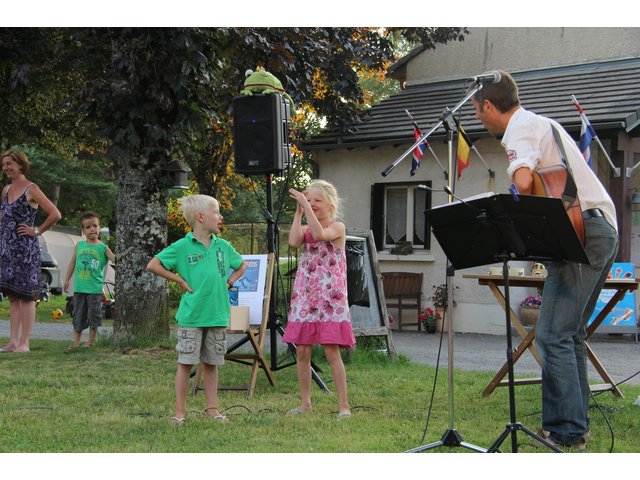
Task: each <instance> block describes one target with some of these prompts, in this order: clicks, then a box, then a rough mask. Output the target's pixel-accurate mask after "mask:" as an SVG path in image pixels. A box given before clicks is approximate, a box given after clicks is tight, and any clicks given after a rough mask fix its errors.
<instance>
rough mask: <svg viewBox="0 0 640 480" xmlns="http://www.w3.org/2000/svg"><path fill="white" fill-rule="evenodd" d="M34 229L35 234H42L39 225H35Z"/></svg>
mask: <svg viewBox="0 0 640 480" xmlns="http://www.w3.org/2000/svg"><path fill="white" fill-rule="evenodd" d="M33 231H34V232H35V235H34V236H36V237H37V236H38V235H40V229H39V228H38V227H33Z"/></svg>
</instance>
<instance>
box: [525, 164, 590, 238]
mask: <svg viewBox="0 0 640 480" xmlns="http://www.w3.org/2000/svg"><path fill="white" fill-rule="evenodd" d="M532 174H533V185H532V188H531V194H532V195H537V196H541V197H551V198H559V199H561V200H562V204H563V205H564V209H565V210H566V211H567V215H568V216H569V220H571V224H572V225H573V228H574V230H575V231H576V233H577V234H578V238H579V239H580V242H581V243H582V245H584V223H583V221H582V209H581V208H580V200H579V199H578V189H577V187H576V183H575V181H574V180H573V176H572V175H570V174H569V172H568V171H567V169H566V167H565V166H564V165H553V166H551V167H544V168H538V169H536V170H533V172H532Z"/></svg>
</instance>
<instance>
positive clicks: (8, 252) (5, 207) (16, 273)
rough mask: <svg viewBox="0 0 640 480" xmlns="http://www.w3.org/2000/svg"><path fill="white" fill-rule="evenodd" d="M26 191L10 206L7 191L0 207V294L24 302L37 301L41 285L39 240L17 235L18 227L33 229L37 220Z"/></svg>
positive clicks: (35, 210)
mask: <svg viewBox="0 0 640 480" xmlns="http://www.w3.org/2000/svg"><path fill="white" fill-rule="evenodd" d="M31 185H33V184H31ZM31 185H29V187H30V186H31ZM29 187H27V188H26V189H25V191H24V192H23V194H22V195H20V196H19V197H18V198H17V199H16V200H14V201H13V202H9V190H10V189H11V187H9V189H7V193H6V194H5V196H4V197H3V198H2V203H1V205H0V209H1V210H2V219H0V291H2V293H3V294H4V295H11V296H14V297H18V298H21V299H24V300H37V299H38V298H39V296H40V282H41V280H40V278H41V277H40V243H39V242H38V237H31V236H29V235H19V234H18V233H16V229H17V228H18V226H19V225H20V224H22V223H25V224H27V225H29V226H33V225H34V222H35V219H36V212H37V209H35V208H33V207H32V206H31V205H30V204H29V202H28V200H27V191H28V190H29Z"/></svg>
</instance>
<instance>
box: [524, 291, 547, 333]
mask: <svg viewBox="0 0 640 480" xmlns="http://www.w3.org/2000/svg"><path fill="white" fill-rule="evenodd" d="M540 305H542V297H541V296H540V295H529V296H528V297H527V298H525V299H524V300H523V301H522V302H521V303H520V322H522V324H523V325H528V326H531V325H535V324H536V323H537V321H538V316H539V315H540Z"/></svg>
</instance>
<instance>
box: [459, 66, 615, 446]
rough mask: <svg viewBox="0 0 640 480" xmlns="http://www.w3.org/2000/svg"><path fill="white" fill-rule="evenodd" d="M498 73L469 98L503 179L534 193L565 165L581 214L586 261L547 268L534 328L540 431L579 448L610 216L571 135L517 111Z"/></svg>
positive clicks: (511, 90) (610, 244) (611, 230)
mask: <svg viewBox="0 0 640 480" xmlns="http://www.w3.org/2000/svg"><path fill="white" fill-rule="evenodd" d="M499 73H500V76H499V77H498V81H497V82H496V83H486V84H484V85H483V88H482V89H480V90H479V91H478V92H477V93H476V94H475V95H474V97H473V99H472V101H473V105H474V108H475V111H476V118H477V119H478V120H480V121H481V122H482V123H483V124H484V126H485V127H486V128H487V130H488V131H489V132H490V133H491V134H494V135H502V139H501V143H502V146H503V147H504V148H505V150H506V152H507V157H508V160H509V166H508V168H507V174H508V175H509V177H511V179H512V182H513V183H514V184H515V185H516V187H517V188H518V191H519V192H520V193H521V194H536V193H537V192H535V191H534V179H535V178H538V177H539V175H538V173H540V172H542V171H544V170H545V169H546V167H552V166H560V165H563V164H564V165H565V167H566V172H565V173H568V175H567V177H570V176H572V177H573V181H574V182H575V187H576V188H577V200H578V201H579V209H578V210H577V211H580V210H581V211H582V223H583V228H584V239H583V245H584V248H585V252H586V253H587V255H588V258H589V261H590V264H589V265H586V264H578V263H573V262H553V263H552V264H551V265H549V266H548V267H547V268H548V274H547V278H546V281H545V285H544V290H543V296H542V306H541V309H540V317H539V319H538V323H537V326H536V347H537V349H538V353H539V354H540V359H541V361H542V431H540V432H538V433H539V434H540V436H542V437H543V438H545V439H546V440H547V441H548V442H550V443H552V444H555V445H558V446H570V447H576V448H578V449H579V450H584V449H585V447H586V439H587V438H588V436H589V434H590V428H589V417H588V401H589V394H590V390H589V383H588V377H587V359H586V349H585V346H584V338H585V335H586V326H587V322H588V320H589V318H590V317H591V314H592V313H593V310H594V308H595V305H596V301H597V299H598V296H599V294H600V290H601V289H602V286H603V285H604V282H605V280H606V278H607V273H608V272H609V269H610V268H611V264H612V263H613V261H614V258H615V256H616V253H617V249H618V233H617V222H616V211H615V207H614V205H613V201H612V200H611V198H610V196H609V194H608V193H607V191H606V190H605V188H604V186H603V185H602V183H600V181H599V180H598V177H597V176H596V175H595V174H594V173H593V171H592V170H591V168H589V166H588V165H587V163H586V162H585V160H584V158H583V157H582V154H581V153H580V150H579V149H578V148H577V146H576V144H575V142H574V141H573V139H572V138H571V136H570V135H569V134H568V133H567V132H566V131H565V130H564V129H563V128H562V127H561V126H560V125H559V124H558V123H557V122H555V121H553V120H551V119H549V118H545V117H543V116H540V115H537V114H534V113H532V112H529V111H527V110H525V109H524V108H522V107H521V106H520V99H519V96H518V87H517V85H516V83H515V81H514V80H513V78H512V77H511V75H509V74H508V73H507V72H503V71H501V72H499ZM563 185H564V183H563ZM574 190H575V189H574ZM565 207H569V205H567V202H565ZM574 226H575V222H574Z"/></svg>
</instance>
